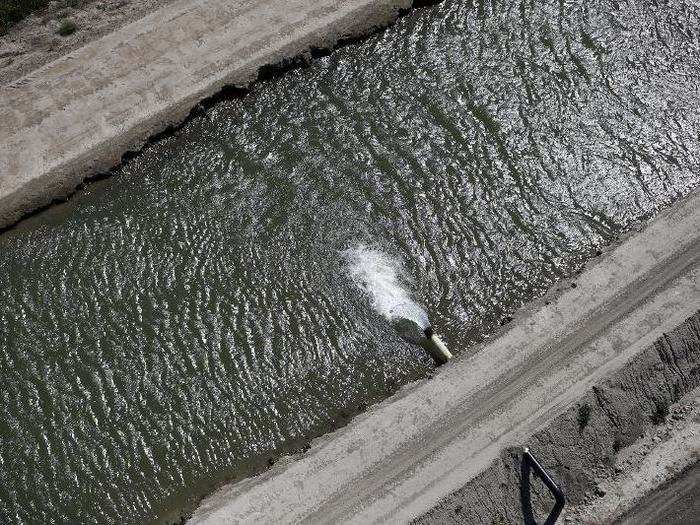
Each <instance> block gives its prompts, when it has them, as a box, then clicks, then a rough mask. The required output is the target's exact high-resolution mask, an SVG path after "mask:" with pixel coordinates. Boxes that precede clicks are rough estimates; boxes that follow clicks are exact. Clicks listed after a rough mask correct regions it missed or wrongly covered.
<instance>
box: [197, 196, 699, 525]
mask: <svg viewBox="0 0 700 525" xmlns="http://www.w3.org/2000/svg"><path fill="white" fill-rule="evenodd" d="M576 282H577V286H576V288H568V289H567V290H565V291H564V292H563V293H561V294H560V295H559V296H558V297H557V298H556V299H553V300H552V303H551V304H546V303H543V302H542V301H541V302H539V303H538V304H534V305H532V306H530V307H529V309H528V310H527V311H523V312H521V313H520V314H519V316H518V319H517V320H516V321H515V322H513V323H511V326H510V328H508V329H507V330H505V331H504V332H503V333H501V334H500V335H499V336H498V337H497V338H496V339H495V340H493V341H492V342H491V343H488V344H485V345H483V346H482V347H481V348H479V349H478V351H477V353H476V354H475V355H474V356H473V357H470V358H467V359H459V358H458V359H456V360H455V361H453V362H452V363H450V364H448V365H446V366H445V367H443V368H442V369H441V370H440V372H439V373H438V374H436V376H435V377H434V378H433V379H431V380H426V381H423V382H419V383H417V384H414V385H409V386H407V387H405V388H404V389H402V390H401V391H400V392H399V394H398V395H396V396H394V397H393V398H391V399H390V400H388V401H386V402H384V403H382V404H380V405H378V406H377V407H375V408H374V409H372V410H370V411H369V412H368V413H366V414H363V415H361V416H359V417H358V418H356V419H355V420H354V421H353V422H352V423H351V424H350V425H348V426H347V427H345V428H343V429H340V430H338V431H336V432H335V433H333V434H331V435H329V436H325V437H323V438H320V439H318V440H316V441H314V443H313V446H312V448H311V449H310V451H308V452H307V453H306V454H305V455H303V456H302V457H300V458H297V459H296V460H287V461H284V462H281V463H280V464H278V465H277V466H275V467H274V468H273V469H272V470H270V471H268V472H266V473H265V474H262V475H260V476H258V477H256V478H252V479H249V480H245V481H242V482H240V483H236V484H233V485H230V486H227V487H224V488H223V489H221V490H220V491H218V492H217V493H215V494H213V495H212V496H210V497H208V498H207V499H205V500H204V501H203V503H202V505H201V506H200V508H199V509H198V510H197V511H196V512H195V514H194V516H193V518H192V523H195V524H202V523H231V522H239V521H240V522H253V521H254V522H263V523H272V522H274V523H277V522H284V523H288V522H298V521H308V522H336V521H351V522H357V523H368V522H378V521H392V522H396V521H408V520H411V519H413V518H416V517H418V516H421V515H422V514H424V513H425V512H428V511H429V510H430V509H432V508H433V507H435V506H436V505H437V504H438V503H439V502H440V501H441V500H442V499H443V498H444V497H445V496H446V495H449V494H451V493H453V492H455V491H457V490H459V489H460V488H461V487H463V486H464V485H465V484H466V483H467V482H468V481H469V480H472V479H474V478H476V477H477V476H478V475H479V474H480V473H482V472H484V471H485V470H486V469H488V468H489V467H490V466H491V465H492V464H493V462H494V461H495V460H497V458H499V455H500V454H501V453H502V452H503V451H504V450H505V449H507V448H508V447H511V446H514V445H524V444H526V443H527V441H528V439H530V438H531V437H532V436H533V435H535V433H537V432H538V431H541V430H543V429H544V428H546V427H547V425H548V424H551V422H552V421H553V420H555V418H557V417H559V416H561V415H562V414H564V413H565V412H567V411H568V410H570V409H571V408H572V407H573V406H574V405H575V404H576V403H577V402H578V401H579V400H580V399H581V398H582V397H583V396H584V395H585V394H586V393H587V392H589V391H590V390H591V389H592V388H593V386H594V385H595V384H596V383H597V382H598V381H601V380H602V379H604V378H606V377H608V376H610V375H611V374H613V373H614V372H616V371H618V370H620V369H623V368H624V367H625V365H626V364H627V363H629V362H630V361H631V360H633V358H635V356H637V355H639V354H641V353H642V352H644V351H645V349H648V348H649V347H650V346H651V345H652V344H653V343H654V342H655V341H657V340H658V339H660V338H662V337H663V336H664V334H665V333H666V332H669V331H671V330H673V329H674V328H675V327H677V326H680V325H681V324H682V323H683V322H684V321H685V320H686V319H688V318H690V317H691V316H693V315H694V314H695V313H696V312H698V311H699V310H700V192H695V193H693V194H692V195H691V196H689V197H687V198H686V199H684V200H682V201H680V202H679V203H677V204H676V205H675V206H674V207H672V208H670V209H668V210H666V211H665V212H664V213H662V214H661V215H660V216H659V217H657V218H656V219H655V220H654V221H653V222H652V223H650V224H649V225H648V226H647V227H646V229H645V230H644V231H642V232H640V233H638V234H636V235H634V236H631V237H630V238H628V239H627V240H625V241H624V242H623V243H621V244H620V245H619V246H617V247H616V248H615V249H614V250H612V251H611V252H609V253H607V254H605V255H604V256H603V257H601V258H600V259H599V260H598V261H597V262H596V263H595V264H593V265H592V266H591V267H590V268H588V269H587V270H586V271H585V272H584V273H583V274H582V275H580V276H579V277H578V278H577V279H576Z"/></svg>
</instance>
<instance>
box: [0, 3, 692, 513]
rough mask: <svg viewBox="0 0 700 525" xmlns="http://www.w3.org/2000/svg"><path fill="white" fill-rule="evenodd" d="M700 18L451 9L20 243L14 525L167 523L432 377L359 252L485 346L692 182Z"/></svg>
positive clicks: (620, 11)
mask: <svg viewBox="0 0 700 525" xmlns="http://www.w3.org/2000/svg"><path fill="white" fill-rule="evenodd" d="M699 14H700V6H699V5H698V4H697V3H696V2H683V1H678V0H668V1H658V2H650V1H649V2H646V1H645V2H638V1H631V0H630V1H628V2H625V1H613V0H610V1H602V0H601V1H598V0H588V1H585V0H574V1H567V0H560V1H538V2H534V1H524V0H521V1H513V2H511V1H498V0H497V1H493V2H469V1H457V0H452V1H451V0H446V1H445V2H444V3H443V4H441V5H439V6H437V7H435V8H430V9H422V10H419V11H416V12H414V13H412V14H411V15H410V16H408V17H406V18H403V19H402V20H401V21H400V22H399V23H398V24H397V25H396V26H394V27H392V28H390V29H389V30H387V31H385V32H383V33H381V34H379V35H377V36H375V37H373V38H371V39H369V40H368V41H366V42H364V43H362V44H360V45H352V46H348V47H345V48H343V49H341V50H339V51H337V52H335V53H334V54H333V55H332V56H330V57H326V58H323V59H319V60H317V61H315V62H314V63H313V65H312V66H311V67H310V68H308V69H304V70H297V71H293V72H290V73H288V74H286V75H285V76H283V77H282V78H281V79H277V80H273V81H269V82H265V83H262V84H260V85H258V86H257V87H256V88H255V89H254V90H253V92H252V94H251V95H249V96H248V97H246V98H244V99H242V100H232V101H227V102H222V103H220V104H218V105H217V106H215V107H214V108H213V109H211V110H210V111H208V112H207V114H206V115H204V116H202V117H198V118H197V119H195V120H193V121H191V122H190V123H188V124H187V125H186V126H185V127H184V129H182V130H181V131H180V132H178V133H177V134H176V135H175V136H172V137H170V138H168V139H166V140H163V141H161V142H160V143H158V144H157V145H155V146H153V147H150V148H148V150H147V151H146V152H144V153H143V154H142V155H140V156H139V157H137V158H136V159H134V160H132V161H130V162H128V163H127V164H126V165H125V166H124V167H123V168H122V169H120V170H119V172H118V173H117V176H116V177H114V178H112V179H110V180H109V181H107V182H106V183H103V184H102V185H101V187H97V186H93V187H91V188H89V189H88V190H87V191H85V192H83V193H82V194H81V195H80V196H79V197H78V198H76V199H75V201H74V203H72V204H71V205H70V206H68V207H67V208H66V209H65V210H64V211H63V212H60V213H57V214H54V216H53V217H52V218H51V219H50V220H48V219H46V220H41V219H40V220H38V221H35V222H36V224H34V225H33V226H32V227H23V228H20V229H18V230H16V231H14V232H11V233H10V234H6V235H5V236H4V237H2V238H0V383H1V384H2V388H1V389H0V522H15V521H25V522H34V523H51V522H74V523H77V522H80V523H129V522H142V521H145V520H150V519H154V518H163V517H165V516H168V511H170V510H172V509H175V508H178V507H179V506H182V505H183V504H184V503H185V498H186V497H188V496H190V495H196V494H201V493H202V492H204V491H206V490H208V489H209V488H210V487H211V486H212V484H215V483H217V482H220V481H221V480H224V479H229V478H235V477H240V476H242V475H245V474H246V473H248V472H250V469H251V468H257V467H259V466H260V465H263V464H264V463H265V462H266V461H267V460H268V459H269V458H272V457H275V456H276V455H278V454H279V453H280V452H281V451H284V450H292V449H295V448H300V447H302V446H303V445H304V443H305V440H306V439H308V437H309V436H313V435H317V434H319V433H322V432H324V431H326V430H328V429H329V428H332V427H334V426H337V425H341V424H344V423H345V422H346V421H347V419H348V418H349V417H350V416H351V415H352V414H354V413H356V412H357V411H358V410H361V409H362V408H363V407H364V406H365V404H366V403H371V402H373V401H376V400H378V399H381V398H383V397H385V396H387V395H388V394H390V393H391V392H393V391H395V390H396V388H398V387H399V386H400V385H401V384H404V383H406V382H408V381H410V380H412V379H415V378H419V377H421V376H424V375H425V374H426V373H427V372H428V371H429V370H430V369H431V368H432V366H433V365H432V363H431V361H430V360H429V359H428V358H427V357H426V356H425V355H424V353H423V351H422V350H421V349H420V348H418V347H415V346H413V345H410V344H408V343H406V342H404V341H403V340H402V339H400V338H399V337H398V335H397V333H396V331H395V330H394V328H393V327H392V325H391V324H390V322H389V321H388V320H387V319H386V318H385V317H384V316H382V315H381V313H380V312H379V311H378V310H377V309H376V308H375V307H376V301H373V299H372V297H370V294H368V293H367V290H366V287H363V286H362V283H357V282H355V281H354V280H353V278H352V275H351V272H349V271H348V268H347V258H346V257H344V256H343V254H344V253H348V250H358V249H365V250H370V251H374V252H376V253H381V254H384V257H385V258H387V260H390V261H393V264H395V265H396V268H397V272H398V274H397V275H399V276H401V275H403V277H401V279H402V282H404V283H410V284H407V285H406V286H407V287H408V289H409V290H410V291H411V292H412V293H413V294H414V298H415V299H416V301H417V302H418V303H420V304H421V305H422V306H423V307H424V308H425V310H426V312H427V313H428V315H429V316H430V319H431V321H432V322H433V324H434V325H435V327H436V329H437V330H438V332H440V333H442V334H443V335H444V336H445V339H446V340H447V342H448V343H449V344H450V346H451V348H452V349H453V350H455V352H456V353H465V352H469V351H470V350H469V347H470V345H471V344H473V343H474V342H475V341H478V340H479V339H480V338H482V337H483V336H484V334H486V333H488V332H489V331H492V330H493V328H494V327H497V326H498V324H499V323H500V322H501V321H502V320H503V319H504V318H505V317H506V316H507V315H508V314H509V313H511V312H512V311H513V310H514V309H515V308H517V307H518V306H519V305H521V304H522V303H523V302H524V301H526V300H528V299H529V298H532V297H533V296H536V295H538V294H540V293H542V292H543V291H544V290H545V289H546V288H547V287H548V286H549V285H551V283H552V282H554V281H555V280H556V279H558V278H559V277H561V276H562V275H566V274H569V273H571V272H572V271H574V270H576V269H577V268H579V267H580V266H581V264H582V263H583V262H584V261H585V259H586V258H587V257H589V256H591V255H592V254H593V253H594V252H595V250H596V249H597V248H599V247H600V246H602V245H604V244H605V243H609V242H610V241H612V240H613V239H614V238H615V236H617V235H619V234H620V233H621V232H623V231H625V230H626V229H629V228H630V227H631V226H632V225H633V224H635V223H637V222H639V221H643V220H646V219H648V218H649V217H651V216H652V215H653V214H654V213H655V212H657V211H658V210H659V209H661V208H662V207H664V206H666V205H668V204H669V203H671V202H673V201H674V200H675V199H677V198H679V197H680V196H682V195H684V194H687V193H688V192H689V191H690V190H691V189H692V188H694V187H695V186H697V185H698V182H700V177H699V176H698V174H699V173H700V170H699V169H698V168H699V166H698V163H699V161H700V155H699V154H698V138H699V135H700V111H699V110H698V95H699V94H700V93H699V92H698V76H699V72H700V50H699V39H698V28H700V20H699V19H698V18H699V16H698V15H699ZM363 247H364V248H363Z"/></svg>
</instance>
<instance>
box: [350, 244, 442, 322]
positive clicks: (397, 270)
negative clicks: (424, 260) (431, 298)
mask: <svg viewBox="0 0 700 525" xmlns="http://www.w3.org/2000/svg"><path fill="white" fill-rule="evenodd" d="M343 255H344V256H345V259H346V260H347V262H348V272H349V274H350V276H351V277H352V279H353V280H354V281H355V283H356V284H357V285H358V286H359V287H360V288H362V289H363V290H364V291H365V292H366V293H367V294H368V295H369V296H370V297H372V305H373V306H374V308H375V309H376V310H377V312H379V313H380V314H381V315H383V316H384V317H386V318H387V319H388V320H390V321H396V320H400V319H408V320H411V321H413V322H415V323H416V324H417V325H418V326H419V327H420V328H425V327H427V326H428V325H429V324H430V323H429V321H428V314H427V313H426V312H425V310H424V309H423V308H421V306H420V305H419V304H418V303H417V302H416V301H415V300H414V299H413V297H412V294H411V292H410V291H409V290H408V288H407V285H408V284H410V280H409V279H408V277H407V275H406V273H405V271H404V269H403V266H402V265H401V262H400V261H399V260H397V259H393V258H391V257H390V256H388V255H387V254H385V253H382V252H380V251H379V250H376V249H374V248H370V247H367V246H365V245H359V246H356V247H354V248H350V249H348V250H345V252H344V253H343Z"/></svg>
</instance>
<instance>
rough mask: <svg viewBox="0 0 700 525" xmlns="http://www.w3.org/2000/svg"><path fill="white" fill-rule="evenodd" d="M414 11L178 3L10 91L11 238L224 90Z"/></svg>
mask: <svg viewBox="0 0 700 525" xmlns="http://www.w3.org/2000/svg"><path fill="white" fill-rule="evenodd" d="M413 3H414V2H412V1H411V0H353V1H352V2H348V1H345V0H314V1H309V0H179V1H176V2H174V3H172V4H169V5H168V6H166V7H164V8H162V9H160V10H158V11H155V12H153V13H151V14H150V15H148V16H146V17H145V18H143V19H141V20H138V21H136V22H134V23H132V24H129V25H127V26H125V27H122V28H121V29H119V30H117V31H115V32H113V33H111V34H108V35H106V36H104V37H103V38H101V39H99V40H97V41H94V42H91V43H90V44H89V45H86V46H85V47H83V48H80V49H77V50H75V51H73V52H71V53H69V54H67V55H65V56H63V57H61V58H59V59H58V60H56V61H54V62H51V63H49V64H47V65H46V66H44V67H42V68H39V69H37V70H35V71H33V72H32V73H30V74H28V75H26V76H24V77H22V78H20V79H18V80H16V81H15V82H12V83H10V84H8V85H6V86H0V100H1V101H2V105H1V106H0V229H2V228H6V227H8V226H10V225H12V224H14V223H15V222H17V221H18V220H20V219H21V218H22V217H23V216H24V215H26V214H28V213H30V212H32V211H35V210H37V209H39V208H41V207H44V206H46V205H48V204H50V203H51V202H52V201H54V200H56V199H61V198H64V197H66V196H67V195H69V194H71V193H72V192H73V191H74V190H75V188H76V187H77V186H78V185H79V184H80V183H82V182H83V181H84V180H85V179H86V178H89V177H91V176H95V175H97V174H100V173H104V172H106V171H108V170H110V169H111V168H113V167H114V166H116V165H118V164H119V163H120V161H121V158H122V155H123V154H124V153H125V152H127V151H133V150H139V149H140V148H141V147H142V146H143V144H144V143H145V142H146V140H147V139H148V138H149V137H151V136H153V135H155V134H157V133H159V132H161V131H163V130H164V129H166V128H168V127H169V126H172V125H176V124H178V123H180V122H182V121H183V120H184V119H185V118H186V117H187V115H188V114H189V112H190V110H191V109H192V108H193V107H194V106H195V105H196V104H197V103H199V102H200V101H201V100H203V99H205V98H207V97H211V96H213V95H215V94H216V93H218V92H219V91H221V90H222V88H224V87H225V86H227V85H236V86H242V87H245V86H247V85H249V84H250V82H252V81H254V80H255V79H256V78H257V75H258V70H259V69H260V68H261V67H262V66H266V65H270V64H279V63H283V62H284V61H285V60H289V59H291V58H293V57H296V56H299V55H305V56H310V53H309V52H310V50H311V49H313V48H320V49H332V48H333V47H334V46H336V44H337V43H338V42H339V40H341V39H351V38H358V37H361V36H364V35H366V34H368V33H371V32H372V31H374V30H375V29H376V28H377V27H382V26H386V25H388V24H389V23H391V22H392V21H393V20H394V19H395V18H396V17H397V16H398V15H399V14H400V12H401V10H405V9H408V8H410V7H411V6H412V5H413ZM420 3H421V4H422V3H424V2H420Z"/></svg>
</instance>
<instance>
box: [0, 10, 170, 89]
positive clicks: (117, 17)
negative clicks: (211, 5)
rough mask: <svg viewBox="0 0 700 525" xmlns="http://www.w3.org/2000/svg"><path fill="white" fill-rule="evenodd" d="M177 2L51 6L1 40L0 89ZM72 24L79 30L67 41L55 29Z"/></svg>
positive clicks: (3, 36) (11, 30)
mask: <svg viewBox="0 0 700 525" xmlns="http://www.w3.org/2000/svg"><path fill="white" fill-rule="evenodd" d="M173 1H174V0H140V1H138V0H87V1H84V2H81V3H80V5H78V7H75V8H71V7H67V6H66V4H65V2H51V4H49V6H48V7H47V8H46V9H42V10H40V11H37V12H36V13H34V14H33V15H31V16H29V17H27V18H26V19H24V20H22V21H21V22H20V23H18V24H17V25H15V26H13V27H12V28H10V30H9V31H8V32H7V34H6V35H1V36H0V86H5V85H7V84H9V83H10V82H12V81H14V80H17V79H18V78H20V77H21V76H23V75H26V74H27V73H30V72H31V71H34V70H35V69H38V68H40V67H41V66H43V65H45V64H48V63H49V62H52V61H54V60H56V59H57V58H59V57H61V56H63V55H65V54H67V53H69V52H70V51H73V50H74V49H77V48H79V47H82V46H84V45H85V44H87V43H89V42H91V41H93V40H96V39H98V38H100V37H102V36H104V35H106V34H108V33H111V32H113V31H116V30H117V29H119V28H121V27H123V26H125V25H126V24H128V23H130V22H133V21H134V20H138V19H140V18H143V17H144V15H146V14H147V13H150V12H151V11H154V10H156V9H158V8H160V7H162V6H164V5H167V4H171V3H172V2H173ZM61 20H71V21H73V22H75V24H76V25H77V26H78V30H77V31H76V32H75V33H74V34H72V35H69V36H67V37H62V36H59V35H58V34H57V33H56V29H57V27H58V24H59V23H60V21H61Z"/></svg>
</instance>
